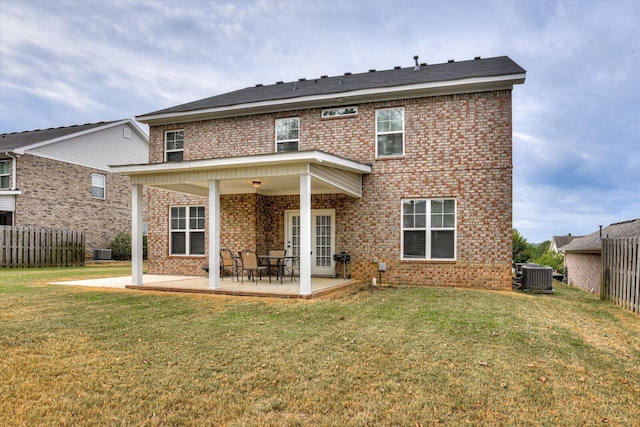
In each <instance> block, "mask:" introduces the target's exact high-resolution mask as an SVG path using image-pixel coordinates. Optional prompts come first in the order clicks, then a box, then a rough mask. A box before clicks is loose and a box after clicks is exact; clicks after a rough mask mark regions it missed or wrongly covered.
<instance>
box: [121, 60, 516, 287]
mask: <svg viewBox="0 0 640 427" xmlns="http://www.w3.org/2000/svg"><path fill="white" fill-rule="evenodd" d="M416 62H417V61H416ZM524 79H525V70H523V69H522V68H521V67H520V66H519V65H517V64H516V63H515V62H513V61H512V60H511V59H509V58H508V57H497V58H489V59H480V58H476V59H475V60H471V61H463V62H453V61H450V62H448V63H445V64H434V65H426V64H420V65H418V64H416V65H415V66H411V67H405V68H403V67H395V68H393V69H390V70H385V71H376V70H369V72H366V73H360V74H351V73H345V74H344V75H342V76H336V77H328V76H321V77H318V78H313V79H300V80H298V81H295V82H288V83H284V82H277V83H276V84H272V85H256V86H255V87H249V88H245V89H241V90H238V91H234V92H229V93H226V94H222V95H218V96H214V97H211V98H206V99H202V100H199V101H195V102H191V103H188V104H184V105H179V106H175V107H171V108H167V109H164V110H160V111H155V112H152V113H149V114H145V115H142V116H139V117H137V119H138V120H139V121H141V122H143V123H147V124H148V125H149V126H150V152H149V164H145V165H130V166H121V167H118V168H116V169H115V170H116V171H117V172H119V173H122V174H125V175H128V176H130V177H131V182H132V184H133V186H134V191H133V193H134V197H133V200H134V203H133V204H134V221H133V222H134V229H135V228H136V227H140V226H141V204H142V196H141V195H142V188H143V187H152V188H155V189H158V190H154V191H153V193H151V194H152V195H151V196H150V206H149V216H150V219H149V271H150V272H151V273H158V274H189V275H197V274H201V271H200V269H201V267H202V265H203V264H205V263H209V264H210V265H211V267H212V271H217V268H218V266H219V258H218V253H219V250H220V248H231V249H234V250H243V249H254V250H257V251H258V252H259V253H266V251H267V250H269V249H287V250H288V251H289V253H293V254H308V255H307V256H301V257H300V294H302V295H305V294H309V293H310V281H311V276H312V275H326V274H333V273H334V261H333V258H332V255H333V254H334V253H337V252H341V251H345V252H347V253H348V254H350V255H351V261H350V271H351V274H352V276H353V278H355V279H359V280H366V281H369V280H371V278H372V277H378V269H379V263H381V262H383V263H385V264H386V271H385V272H384V273H383V275H382V280H383V281H384V282H387V283H397V284H411V285H427V286H429V285H434V286H435V285H437V286H462V287H479V288H495V289H507V288H510V287H511V229H512V118H511V116H512V106H511V91H512V89H513V85H514V84H521V83H523V82H524ZM133 234H134V235H136V233H135V232H134V233H133ZM140 245H141V243H140V242H139V241H138V242H134V252H137V253H138V254H140V249H139V246H140ZM136 247H137V249H136ZM139 257H140V255H138V257H136V259H137V260H138V261H137V262H136V260H134V266H133V282H134V284H141V283H142V264H141V259H140V258H139ZM217 276H218V275H217V274H211V275H210V279H209V281H210V288H212V289H217V288H219V286H220V280H219V278H218V277H217Z"/></svg>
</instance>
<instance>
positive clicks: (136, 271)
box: [131, 184, 143, 285]
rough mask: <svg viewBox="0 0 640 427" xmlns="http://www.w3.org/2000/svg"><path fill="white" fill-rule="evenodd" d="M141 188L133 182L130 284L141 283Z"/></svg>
mask: <svg viewBox="0 0 640 427" xmlns="http://www.w3.org/2000/svg"><path fill="white" fill-rule="evenodd" d="M142 188H143V186H142V185H140V184H133V187H132V191H131V193H132V199H131V284H132V285H142V262H143V260H142V203H143V198H142Z"/></svg>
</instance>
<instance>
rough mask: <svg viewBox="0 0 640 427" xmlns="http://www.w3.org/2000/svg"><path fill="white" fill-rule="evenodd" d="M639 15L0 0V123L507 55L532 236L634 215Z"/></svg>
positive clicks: (76, 120)
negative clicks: (516, 72) (519, 73)
mask: <svg viewBox="0 0 640 427" xmlns="http://www.w3.org/2000/svg"><path fill="white" fill-rule="evenodd" d="M638 22H640V1H602V2H599V1H586V2H578V1H572V2H566V1H560V2H558V1H497V2H492V1H476V2H461V1H447V2H440V1H349V0H342V1H331V0H325V1H216V2H210V1H126V0H119V1H107V0H101V1H83V0H75V1H55V0H48V1H18V0H0V133H10V132H19V131H25V130H34V129H45V128H50V127H59V126H69V125H74V124H83V123H95V122H100V121H109V120H118V119H124V118H132V119H134V118H135V117H136V116H139V115H143V114H146V113H150V112H152V111H156V110H160V109H163V108H167V107H171V106H175V105H179V104H182V103H186V102H190V101H194V100H198V99H202V98H207V97H210V96H214V95H218V94H221V93H225V92H229V91H232V90H236V89H242V88H245V87H248V86H254V85H255V84H257V83H262V84H273V83H275V82H276V81H285V82H287V81H295V80H297V79H298V78H302V77H304V78H316V77H319V76H321V75H329V76H336V75H341V74H343V73H344V72H347V71H349V72H353V73H357V72H366V71H367V70H369V69H372V68H374V69H377V70H385V69H391V68H393V67H394V66H396V65H400V66H403V67H407V66H411V65H413V63H414V61H413V56H414V55H419V57H420V62H427V63H429V64H434V63H443V62H447V61H448V60H449V59H454V60H456V61H462V60H470V59H473V58H474V57H476V56H481V57H483V58H489V57H495V56H503V55H506V56H509V57H510V58H511V59H513V60H514V61H515V62H516V63H518V64H519V65H520V66H522V67H523V68H524V69H525V70H527V77H526V81H525V83H524V85H516V86H515V87H514V90H513V165H514V169H513V227H515V228H517V229H518V231H519V232H520V234H522V235H523V236H524V237H525V238H526V239H527V240H528V241H529V242H531V243H540V242H543V241H545V240H550V239H551V238H552V236H557V235H566V234H568V233H571V234H572V235H584V234H589V233H592V232H594V231H596V230H597V229H598V226H599V225H605V226H606V225H609V224H611V223H613V222H618V221H624V220H628V219H634V218H640V79H639V78H640V25H638ZM140 127H141V128H143V130H145V131H146V130H147V128H146V126H145V125H140Z"/></svg>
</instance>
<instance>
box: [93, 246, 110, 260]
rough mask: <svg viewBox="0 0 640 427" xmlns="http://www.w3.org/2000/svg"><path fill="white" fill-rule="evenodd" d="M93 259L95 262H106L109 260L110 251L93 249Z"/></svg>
mask: <svg viewBox="0 0 640 427" xmlns="http://www.w3.org/2000/svg"><path fill="white" fill-rule="evenodd" d="M93 259H94V260H95V261H108V260H110V259H111V249H94V250H93Z"/></svg>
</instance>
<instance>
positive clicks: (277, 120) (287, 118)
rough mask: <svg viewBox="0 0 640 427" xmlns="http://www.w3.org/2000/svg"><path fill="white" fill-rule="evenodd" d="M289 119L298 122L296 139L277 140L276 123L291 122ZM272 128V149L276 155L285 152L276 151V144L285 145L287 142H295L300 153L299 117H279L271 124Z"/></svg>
mask: <svg viewBox="0 0 640 427" xmlns="http://www.w3.org/2000/svg"><path fill="white" fill-rule="evenodd" d="M291 119H297V120H298V139H283V140H281V141H279V140H278V122H279V121H281V120H291ZM273 123H274V126H273V139H274V141H275V142H274V145H273V148H274V150H275V152H276V153H284V152H285V151H278V144H285V143H288V142H295V143H297V144H298V150H297V151H300V117H299V116H294V117H280V118H278V119H275V121H274V122H273Z"/></svg>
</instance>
